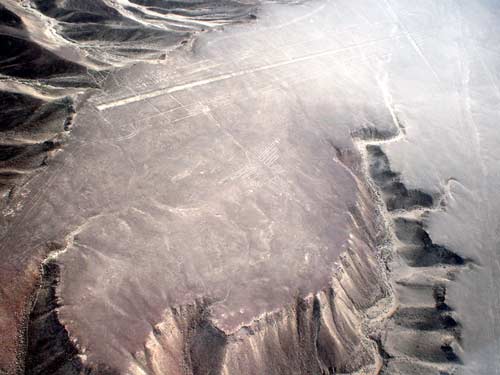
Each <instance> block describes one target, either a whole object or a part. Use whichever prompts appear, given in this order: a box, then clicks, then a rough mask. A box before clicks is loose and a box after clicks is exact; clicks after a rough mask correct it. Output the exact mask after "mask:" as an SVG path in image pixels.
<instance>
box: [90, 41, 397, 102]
mask: <svg viewBox="0 0 500 375" xmlns="http://www.w3.org/2000/svg"><path fill="white" fill-rule="evenodd" d="M398 37H400V36H398ZM385 39H388V38H381V39H377V40H370V41H367V42H363V43H360V44H356V45H353V46H348V47H343V48H335V49H329V50H325V51H320V52H316V53H312V54H308V55H305V56H300V57H296V58H293V59H287V60H282V61H279V62H276V63H273V64H266V65H263V66H259V67H256V68H250V69H243V70H239V71H236V72H231V73H225V74H220V75H217V76H214V77H209V78H205V79H201V80H198V81H193V82H188V83H184V84H181V85H176V86H171V87H166V88H161V89H158V90H153V91H150V92H146V93H144V94H139V95H134V96H129V97H126V98H123V99H119V100H114V101H111V102H108V103H103V104H99V105H97V106H96V107H97V109H98V110H100V111H104V110H106V109H110V108H114V107H120V106H123V105H127V104H131V103H136V102H139V101H142V100H146V99H152V98H156V97H158V96H161V95H165V94H172V93H176V92H179V91H184V90H188V89H191V88H195V87H200V86H205V85H208V84H211V83H215V82H221V81H225V80H228V79H231V78H237V77H241V76H245V75H249V74H252V73H258V72H261V71H265V70H270V69H274V68H279V67H282V66H287V65H292V64H295V63H300V62H303V61H308V60H313V59H316V58H318V57H323V56H328V55H335V54H340V53H342V52H348V51H356V50H358V49H359V47H361V46H363V45H370V44H374V43H377V42H380V41H382V40H385ZM389 39H390V38H389ZM351 59H353V60H354V59H358V60H359V57H355V56H353V57H351V58H350V59H349V60H351Z"/></svg>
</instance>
